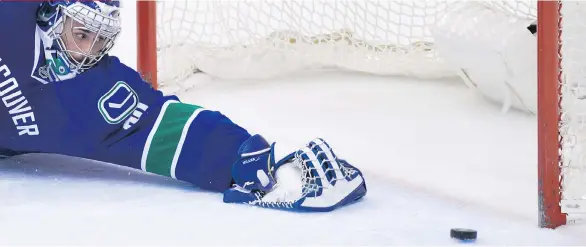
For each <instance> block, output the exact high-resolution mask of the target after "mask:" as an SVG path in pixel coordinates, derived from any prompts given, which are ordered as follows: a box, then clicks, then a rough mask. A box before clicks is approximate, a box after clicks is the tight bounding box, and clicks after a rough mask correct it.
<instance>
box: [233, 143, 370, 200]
mask: <svg viewBox="0 0 586 247" xmlns="http://www.w3.org/2000/svg"><path fill="white" fill-rule="evenodd" d="M274 149H275V143H273V144H271V145H269V143H268V142H267V141H266V140H265V139H264V138H263V137H262V136H260V135H254V136H252V137H251V138H250V139H248V140H247V141H246V142H245V143H244V144H242V146H241V148H240V150H239V152H238V154H239V156H240V159H239V160H238V161H236V163H234V165H233V167H232V177H233V181H234V184H233V185H232V188H230V189H228V190H226V191H225V192H224V202H226V203H244V204H250V205H255V206H259V207H265V208H277V209H286V210H292V211H331V210H334V209H336V208H338V207H341V206H344V205H346V204H349V203H352V202H354V201H356V200H358V199H360V198H362V197H363V196H364V195H366V184H365V181H364V178H363V176H362V173H361V172H360V170H358V169H356V168H355V167H353V166H352V165H350V164H348V162H346V161H345V160H342V159H339V158H338V157H336V155H335V154H334V153H333V151H332V149H331V147H330V146H329V145H328V144H327V143H326V142H325V141H324V140H322V139H316V140H314V141H312V142H310V143H309V144H307V145H306V147H304V148H302V149H300V150H297V151H295V152H293V153H291V154H289V155H287V156H286V157H285V158H283V159H281V160H280V161H278V162H275V155H274Z"/></svg>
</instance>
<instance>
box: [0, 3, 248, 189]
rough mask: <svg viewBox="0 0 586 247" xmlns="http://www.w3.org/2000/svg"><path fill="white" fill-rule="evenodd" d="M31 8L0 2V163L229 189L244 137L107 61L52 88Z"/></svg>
mask: <svg viewBox="0 0 586 247" xmlns="http://www.w3.org/2000/svg"><path fill="white" fill-rule="evenodd" d="M38 6H39V3H38V2H37V3H35V2H2V1H0V23H3V25H2V27H3V35H2V37H1V38H0V99H1V103H0V154H3V155H16V154H22V153H32V152H41V153H57V154H64V155H69V156H76V157H83V158H88V159H93V160H99V161H104V162H109V163H114V164H119V165H123V166H128V167H133V168H137V169H142V170H144V171H147V172H151V173H155V174H159V175H165V176H169V177H173V178H176V179H179V180H183V181H188V182H191V183H193V184H195V185H196V186H198V187H200V188H203V189H208V190H213V191H223V190H225V189H227V188H229V186H230V181H231V173H230V169H231V166H232V164H233V163H234V162H235V161H236V159H237V151H238V148H239V147H240V145H241V144H242V143H243V142H244V141H245V140H246V139H248V138H249V137H250V134H249V133H248V132H247V130H245V129H244V128H242V127H240V126H238V125H236V124H234V123H233V122H232V121H231V120H230V119H228V118H227V117H226V116H224V115H222V114H221V113H220V112H217V111H211V110H207V109H204V108H202V107H200V106H196V105H190V104H184V103H181V102H180V101H179V99H178V98H177V97H175V96H165V95H163V94H162V93H161V92H160V91H157V90H154V89H152V88H151V86H150V85H149V84H148V83H146V82H144V81H143V80H142V78H141V77H140V75H139V74H138V73H137V72H136V71H134V70H133V69H131V68H129V67H127V66H125V65H124V64H122V63H121V62H120V61H119V60H118V58H116V57H114V56H105V57H104V58H103V59H102V60H101V61H100V62H99V63H98V64H97V65H96V66H95V67H94V68H92V69H89V70H87V71H86V72H84V73H82V74H80V75H76V76H75V77H72V78H68V79H59V77H58V76H57V75H58V74H59V73H60V71H58V65H56V64H55V63H54V62H53V61H51V58H50V57H49V56H48V55H47V52H46V51H45V48H44V47H45V45H46V44H45V43H44V42H47V41H46V39H47V37H45V35H44V33H43V32H42V31H41V30H40V28H39V27H38V26H37V22H36V15H35V14H36V10H37V7H38Z"/></svg>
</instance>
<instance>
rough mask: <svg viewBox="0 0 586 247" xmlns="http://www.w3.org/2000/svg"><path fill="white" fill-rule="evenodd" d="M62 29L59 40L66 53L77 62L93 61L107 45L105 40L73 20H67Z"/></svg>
mask: <svg viewBox="0 0 586 247" xmlns="http://www.w3.org/2000/svg"><path fill="white" fill-rule="evenodd" d="M63 27H64V28H63V33H62V36H61V38H62V39H63V43H64V44H65V48H66V52H68V53H69V55H70V56H71V58H73V59H74V60H75V61H77V62H80V63H82V62H84V60H88V59H89V60H92V59H95V57H96V56H98V55H99V54H100V51H101V50H102V49H103V48H104V47H105V46H106V44H107V38H105V37H103V36H101V35H99V34H97V33H95V32H92V31H90V30H89V29H87V28H86V27H85V26H84V25H83V24H82V23H79V22H77V21H75V20H73V18H67V19H66V20H65V22H64V25H63ZM86 62H89V61H86Z"/></svg>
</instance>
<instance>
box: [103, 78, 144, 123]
mask: <svg viewBox="0 0 586 247" xmlns="http://www.w3.org/2000/svg"><path fill="white" fill-rule="evenodd" d="M137 106H138V95H137V94H136V92H134V90H132V88H131V87H130V86H129V85H128V84H126V82H123V81H119V82H117V83H116V85H114V87H112V89H110V91H108V92H107V93H106V94H104V96H102V97H100V100H99V101H98V109H99V111H100V113H101V114H102V116H103V117H104V119H105V120H106V122H108V123H109V124H118V123H120V122H122V121H124V119H126V118H127V117H128V116H130V114H132V112H133V111H134V109H136V107H137Z"/></svg>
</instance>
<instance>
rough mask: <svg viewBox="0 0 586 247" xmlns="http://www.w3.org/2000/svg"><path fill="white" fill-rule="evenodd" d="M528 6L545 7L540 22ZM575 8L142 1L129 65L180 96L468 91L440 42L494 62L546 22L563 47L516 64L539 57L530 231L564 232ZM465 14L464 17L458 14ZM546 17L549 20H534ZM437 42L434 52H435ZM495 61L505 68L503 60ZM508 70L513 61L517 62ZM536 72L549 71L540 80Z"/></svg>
mask: <svg viewBox="0 0 586 247" xmlns="http://www.w3.org/2000/svg"><path fill="white" fill-rule="evenodd" d="M538 5H539V6H542V5H543V6H546V7H547V6H548V7H549V8H543V7H540V8H539V10H540V11H538ZM585 5H586V4H584V3H581V2H570V1H568V2H564V4H563V7H561V6H562V4H561V3H559V2H554V1H548V2H540V3H539V4H538V3H537V2H536V1H529V0H524V1H439V0H426V1H410V0H404V1H400V0H380V1H376V0H335V1H332V0H296V1H293V0H283V1H272V0H270V1H268V0H250V1H245V0H208V1H195V0H194V1H188V0H159V1H145V2H139V4H138V14H139V36H140V37H139V40H140V42H139V61H138V63H139V70H140V71H141V72H142V73H143V74H145V75H147V76H146V77H147V78H150V79H151V80H152V83H154V84H155V85H156V86H158V87H160V88H161V89H165V88H174V89H173V90H183V89H181V88H180V87H179V89H178V84H177V82H179V81H182V80H184V79H185V78H187V77H189V76H190V75H192V74H194V73H199V72H203V73H207V74H210V75H213V76H215V77H219V78H225V79H252V78H254V79H263V78H271V77H278V76H285V75H287V74H290V73H294V72H297V71H300V70H312V69H340V70H350V71H357V72H362V73H369V74H376V75H401V76H413V77H418V78H441V77H462V78H463V79H464V81H467V83H472V84H474V82H473V81H474V80H466V79H470V78H469V76H468V74H466V71H465V70H463V68H462V67H461V66H459V64H458V63H457V62H458V61H460V62H461V61H464V60H465V57H466V54H465V53H464V52H461V53H460V54H457V53H456V52H453V50H454V49H457V48H458V47H452V48H451V49H452V50H450V49H447V48H448V47H449V43H450V42H449V40H447V39H445V38H446V36H449V35H451V36H454V37H458V38H459V39H461V40H464V41H468V43H469V44H474V45H472V46H469V47H467V48H468V49H469V50H470V51H477V50H488V51H500V50H502V49H504V48H503V47H505V46H507V45H511V43H512V42H511V40H514V38H515V37H516V36H515V35H516V30H513V28H512V26H515V25H516V26H519V25H523V28H525V27H526V28H527V32H528V33H529V32H530V31H531V30H530V29H531V28H530V24H536V23H538V21H542V20H545V18H542V15H546V18H549V19H547V20H549V22H548V24H550V25H549V26H548V27H549V28H550V29H551V30H548V31H549V33H547V32H546V31H544V35H548V36H549V37H551V36H555V37H554V38H555V39H558V36H559V40H560V42H561V44H563V45H562V46H558V45H557V43H556V42H557V41H556V40H554V39H552V40H550V41H547V40H546V39H543V40H542V39H541V37H540V38H539V41H540V42H539V44H538V45H539V51H540V53H539V55H537V53H538V49H535V51H534V52H531V53H530V54H529V55H530V56H528V57H527V58H525V59H529V60H530V59H531V57H532V56H534V57H535V59H537V57H539V63H540V67H539V68H540V69H539V73H537V72H534V73H530V74H529V75H527V76H526V78H529V80H528V81H529V86H527V88H535V92H533V91H532V90H530V89H527V90H518V91H520V92H518V94H523V92H524V91H526V93H527V94H529V95H533V96H535V95H536V94H537V92H536V90H537V77H538V75H539V80H540V81H539V83H540V84H539V85H540V90H541V89H542V88H545V87H542V86H541V85H542V84H543V85H546V84H547V85H549V86H550V89H549V92H550V93H552V95H551V96H549V97H548V96H543V97H542V91H540V92H539V106H540V107H539V113H538V114H539V116H540V117H539V121H540V164H539V169H540V183H539V192H540V200H539V202H540V220H541V222H540V225H541V226H545V227H557V226H559V225H560V224H564V223H565V221H566V218H565V214H567V213H571V214H574V213H582V212H586V204H585V203H584V202H585V200H586V170H585V165H584V164H585V163H584V162H585V160H584V156H583V154H585V153H586V152H584V151H586V150H584V149H585V148H586V146H585V145H586V135H581V133H582V132H583V131H584V129H583V128H584V123H585V120H586V118H585V116H584V112H586V111H585V110H581V108H580V107H582V106H584V107H586V101H582V100H583V99H586V88H582V87H583V85H582V81H583V78H584V77H583V73H585V72H584V71H586V63H584V62H586V61H584V62H582V60H584V59H586V54H581V53H582V50H583V49H580V48H581V46H582V45H581V44H583V43H586V37H585V38H582V36H581V35H577V34H579V33H581V32H582V30H581V29H582V27H583V26H584V24H582V21H581V20H582V19H581V18H580V15H581V13H586V9H584V8H585V7H584V6H585ZM464 7H465V8H466V10H467V11H462V9H463V8H464ZM546 9H548V10H549V11H548V12H544V11H541V10H546ZM560 11H561V12H560ZM455 12H458V13H459V14H457V15H456V14H453V13H455ZM538 12H539V13H538ZM538 17H539V18H538ZM561 18H563V20H564V21H563V23H562V22H561V21H560V20H561ZM495 22H499V25H496V24H495ZM539 23H541V22H539ZM509 24H510V25H509ZM497 26H498V27H501V28H503V29H497V28H496V27H497ZM509 26H511V27H509ZM537 27H538V29H539V30H542V29H543V28H546V26H545V25H540V24H538V25H537ZM141 29H142V30H141ZM562 30H563V32H562ZM509 31H510V32H509ZM533 31H534V30H533ZM508 34H511V35H508ZM562 34H563V35H562ZM507 35H508V36H507ZM537 35H538V36H542V33H540V32H537ZM440 37H441V38H440ZM532 37H533V36H532ZM442 40H443V44H444V45H443V46H439V45H438V44H440V43H441V42H440V41H442ZM533 40H537V39H533ZM535 42H536V41H535ZM513 43H514V42H513ZM530 43H531V42H530ZM533 45H535V44H533ZM442 47H443V48H445V49H442ZM560 47H561V49H560ZM547 51H551V54H558V53H559V54H561V58H563V59H560V57H559V56H558V57H556V56H553V55H552V56H551V58H549V60H547V59H545V60H542V57H543V55H542V52H547ZM487 54H488V53H487ZM488 55H491V54H488ZM488 55H487V57H490V56H488ZM503 57H504V58H503V59H504V60H505V61H508V59H509V58H507V57H506V54H505V55H503ZM519 57H521V58H519ZM510 59H511V60H515V59H516V60H521V59H523V55H519V54H517V57H516V58H515V57H514V56H513V57H511V58H510ZM554 59H558V60H554ZM485 60H487V61H491V60H490V59H485ZM487 61H480V62H484V63H485V64H482V63H479V64H477V65H478V66H477V67H480V68H484V73H487V74H491V73H493V71H491V69H492V65H491V64H490V63H488V62H487ZM562 61H563V62H562ZM522 62H523V63H521V62H518V61H517V62H514V61H513V62H510V63H508V64H505V66H500V67H498V66H495V70H496V69H497V67H498V68H503V70H505V72H503V73H504V74H505V75H507V76H514V75H515V74H519V73H517V72H518V70H524V69H526V68H523V66H520V65H519V64H525V67H529V70H530V69H534V70H535V67H536V66H533V65H534V64H532V63H527V61H522ZM535 62H536V61H535ZM532 66H533V67H532ZM542 66H543V67H544V68H549V70H548V71H549V72H542V69H541V68H542ZM562 68H563V69H562ZM544 70H545V69H544ZM562 71H563V73H562ZM542 73H549V74H551V75H550V76H549V77H547V76H545V75H546V74H542ZM559 73H562V74H563V75H562V76H558V74H559ZM463 74H464V75H465V76H463ZM504 78H505V79H503V80H506V77H504ZM477 79H478V78H476V79H475V80H477ZM187 86H189V85H187ZM473 86H478V85H473ZM551 91H554V92H551ZM520 98H523V97H520ZM559 98H561V100H560V102H559V104H558V103H557V102H558V101H557V100H558V99H559ZM535 101H537V100H535ZM544 105H550V106H551V107H542V106H544ZM542 109H544V111H545V113H543V112H542ZM542 116H543V117H542ZM541 126H548V127H549V129H543V128H541ZM550 132H555V133H550ZM542 133H546V134H544V135H542ZM548 133H550V135H547V134H548ZM559 140H561V141H559ZM542 143H547V144H549V146H548V145H543V144H542ZM547 148H549V149H547ZM559 150H561V151H559ZM546 163H547V164H549V165H547V166H546V165H545V164H546Z"/></svg>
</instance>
